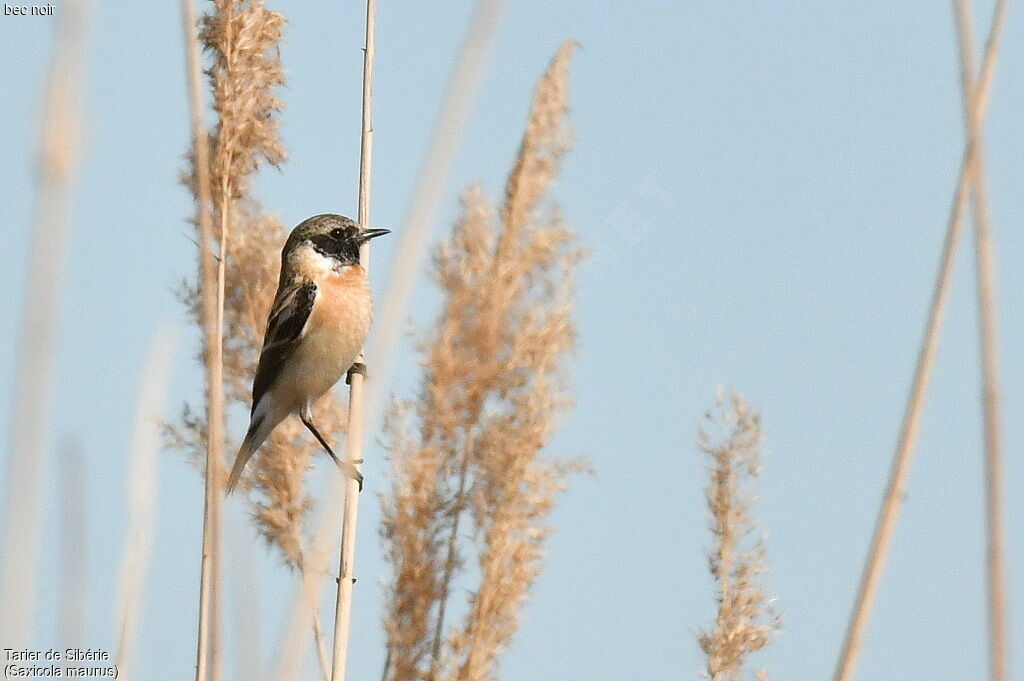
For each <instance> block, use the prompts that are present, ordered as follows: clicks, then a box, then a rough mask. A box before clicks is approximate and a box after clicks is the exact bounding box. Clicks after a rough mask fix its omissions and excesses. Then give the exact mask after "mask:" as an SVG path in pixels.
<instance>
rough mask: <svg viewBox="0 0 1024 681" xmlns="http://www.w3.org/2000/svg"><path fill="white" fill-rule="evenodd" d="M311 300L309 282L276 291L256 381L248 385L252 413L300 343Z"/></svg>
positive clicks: (312, 292) (312, 287)
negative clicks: (250, 388)
mask: <svg viewBox="0 0 1024 681" xmlns="http://www.w3.org/2000/svg"><path fill="white" fill-rule="evenodd" d="M315 300H316V284H314V283H313V282H311V281H309V282H305V283H296V284H292V285H290V286H283V287H281V288H280V289H279V290H278V292H277V298H275V299H274V307H273V308H272V309H271V310H270V321H268V322H267V335H266V336H265V337H264V339H263V350H262V351H261V352H260V362H259V367H258V368H257V369H256V378H255V379H254V380H253V382H252V411H253V412H255V411H256V405H257V404H259V403H260V398H261V397H263V395H264V393H266V392H267V390H269V389H270V386H271V385H272V384H273V383H274V380H275V379H276V378H277V377H278V375H279V374H280V373H281V368H282V367H283V366H284V363H285V362H286V361H287V360H288V356H289V355H291V353H292V352H293V351H294V350H295V348H296V347H297V346H298V344H299V341H300V340H302V336H303V333H304V331H305V329H306V322H307V321H308V320H309V314H310V312H312V311H313V301H315Z"/></svg>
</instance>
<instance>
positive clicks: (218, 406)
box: [181, 0, 226, 681]
mask: <svg viewBox="0 0 1024 681" xmlns="http://www.w3.org/2000/svg"><path fill="white" fill-rule="evenodd" d="M181 8H182V31H183V34H184V38H185V58H186V63H187V68H188V97H189V111H190V115H191V122H192V139H193V144H194V153H195V172H196V196H197V203H198V205H197V207H196V209H197V221H198V223H199V235H200V244H199V246H200V248H199V261H200V279H201V282H200V286H201V291H202V295H201V307H200V317H201V320H202V326H203V343H204V353H203V354H204V359H205V362H204V364H205V366H206V383H207V394H206V422H207V433H206V435H207V437H206V476H205V481H206V489H205V495H204V502H203V544H202V562H201V566H200V577H199V584H200V586H199V632H198V637H197V638H198V640H197V645H196V681H216V680H217V679H218V678H219V671H220V662H219V660H220V646H219V645H218V636H217V629H218V628H219V627H218V623H217V616H216V611H217V605H218V603H219V602H220V598H219V588H218V587H219V584H218V582H219V579H218V578H217V573H218V572H219V568H220V565H219V555H220V551H219V543H220V527H219V525H220V499H221V494H220V489H221V487H220V485H219V484H218V483H219V480H220V468H221V466H220V463H221V461H222V460H223V456H224V452H223V446H224V430H223V429H224V393H223V354H222V350H223V324H222V323H221V324H218V322H219V321H220V322H222V320H223V309H224V305H223V303H224V300H223V292H224V288H223V281H224V278H223V277H224V272H223V267H224V257H223V249H224V239H223V226H222V238H221V259H220V265H219V267H218V266H217V265H216V263H215V262H214V256H213V253H214V249H215V248H216V244H215V240H214V234H213V218H212V215H211V206H212V196H213V193H212V189H211V186H210V145H209V139H208V135H207V131H206V125H205V123H204V122H203V89H202V83H203V74H202V64H201V62H200V58H199V37H198V34H197V25H196V15H195V8H194V7H193V5H192V0H182V3H181ZM225 214H226V211H223V210H222V215H225Z"/></svg>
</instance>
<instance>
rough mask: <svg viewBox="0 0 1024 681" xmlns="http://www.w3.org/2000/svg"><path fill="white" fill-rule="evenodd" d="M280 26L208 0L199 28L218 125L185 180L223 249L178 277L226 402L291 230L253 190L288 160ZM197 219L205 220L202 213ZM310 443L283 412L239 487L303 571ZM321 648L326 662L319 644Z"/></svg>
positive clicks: (277, 17)
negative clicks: (211, 332)
mask: <svg viewBox="0 0 1024 681" xmlns="http://www.w3.org/2000/svg"><path fill="white" fill-rule="evenodd" d="M284 23H285V20H284V17H283V15H282V14H280V13H279V12H274V11H271V10H270V9H268V8H267V7H266V5H265V3H264V2H262V1H261V0H214V2H213V7H212V9H211V11H210V12H209V13H208V14H206V15H205V16H204V17H203V18H202V20H201V22H200V32H199V40H200V41H201V44H202V46H203V48H204V51H205V52H206V53H207V55H208V58H209V60H210V62H211V65H210V67H209V69H208V70H207V75H208V76H209V78H210V82H211V86H212V90H213V110H214V112H215V113H216V115H217V123H216V127H215V129H214V130H213V132H212V133H211V134H210V135H209V144H208V147H207V149H206V150H203V151H204V153H203V154H199V153H197V151H199V150H198V149H194V150H193V153H192V154H191V155H190V169H189V172H188V173H187V176H186V178H185V182H186V184H187V185H188V186H189V187H190V188H191V190H192V191H193V193H194V195H195V197H196V200H197V204H198V205H200V206H202V205H203V204H204V201H205V203H206V205H207V207H208V210H209V213H210V220H211V222H212V223H213V224H215V225H216V226H217V229H216V232H217V233H216V234H214V235H213V237H214V238H213V239H212V241H213V245H212V246H211V248H213V249H215V250H216V251H218V252H219V258H218V259H217V269H218V272H217V277H216V280H217V281H216V286H208V285H207V284H206V282H207V281H208V280H209V279H210V278H211V277H210V276H209V275H206V274H204V276H201V277H200V283H199V284H186V285H185V286H184V288H183V299H184V301H185V303H186V306H187V307H188V309H189V310H190V312H191V313H192V315H193V317H194V318H195V320H196V321H197V323H199V324H200V325H201V326H202V327H204V328H206V327H207V326H208V325H209V324H210V323H211V322H208V321H207V319H208V318H209V314H206V315H205V317H204V312H203V305H204V304H205V299H206V298H209V297H210V296H216V297H217V298H218V300H219V302H220V304H219V305H218V306H217V319H216V320H215V321H213V322H212V324H213V325H214V327H215V328H216V329H217V330H219V331H221V332H222V333H223V344H222V355H221V357H220V358H217V357H215V356H213V355H211V354H210V353H206V354H205V356H204V362H205V363H206V364H207V366H210V365H211V364H218V363H219V364H220V366H221V367H222V372H223V373H222V376H221V377H220V380H221V381H222V385H223V392H224V399H225V401H226V404H227V406H228V407H230V406H231V405H238V406H241V407H242V408H243V409H246V410H247V409H248V408H249V406H250V401H251V392H250V386H251V381H252V377H253V375H254V374H255V370H256V364H257V361H258V359H259V352H260V348H261V345H262V341H263V335H264V332H265V330H266V320H267V317H268V315H269V311H270V307H271V304H272V302H273V299H274V294H275V291H276V288H277V280H278V272H279V267H280V252H281V247H282V245H283V244H284V241H285V238H286V236H287V234H286V231H285V228H284V226H283V225H282V224H281V222H280V221H279V220H278V219H277V218H276V217H273V216H271V215H268V214H266V213H265V212H264V210H263V208H262V206H261V204H260V203H259V201H257V200H256V199H255V198H254V197H253V196H252V193H251V188H252V181H253V178H254V177H255V174H256V173H257V172H258V171H259V169H260V168H261V167H262V166H263V165H264V164H270V165H273V166H279V165H280V164H281V163H283V162H284V160H285V158H286V154H285V150H284V147H283V145H282V143H281V140H280V136H279V125H280V124H279V116H280V112H281V109H282V102H281V100H280V99H279V98H278V96H277V91H278V90H279V89H280V88H281V87H282V86H283V84H284V71H283V68H282V65H281V60H280V52H279V44H280V41H281V38H282V34H283V30H284ZM200 157H207V158H208V159H209V160H208V162H207V166H206V168H205V169H202V170H204V171H205V173H206V174H207V175H208V176H209V178H210V185H211V186H212V191H211V192H210V194H209V198H208V199H204V198H203V196H202V192H201V182H200V175H201V174H203V173H201V172H200V170H201V169H200V168H199V163H200V160H199V159H200ZM195 222H196V225H197V227H200V226H201V225H200V224H199V222H200V221H199V216H198V215H197V219H196V220H195ZM204 243H205V242H204ZM208 392H209V391H208ZM317 411H318V420H319V423H320V424H322V425H321V432H325V435H326V434H327V433H330V434H331V435H333V436H335V437H336V436H337V433H338V432H339V431H341V430H342V428H343V425H344V421H343V417H342V414H343V413H344V412H343V410H342V408H341V405H340V403H338V402H336V401H335V398H334V397H333V396H331V395H328V396H325V397H324V398H323V399H322V400H321V402H320V404H319V405H317ZM209 423H210V419H209V415H205V416H203V415H200V413H199V412H198V411H197V410H195V409H193V408H191V407H190V406H188V405H186V407H185V410H184V413H183V416H182V420H181V425H180V426H178V427H174V428H171V429H170V431H171V434H172V442H173V443H174V444H177V445H179V446H182V447H185V448H188V449H191V450H192V451H193V452H195V453H196V455H198V456H202V454H203V452H204V449H205V441H206V438H207V434H208V433H209V432H210V429H209ZM314 451H316V449H315V448H314V447H311V446H310V444H309V442H308V441H307V439H306V438H305V436H304V431H303V430H302V429H301V428H299V427H298V426H297V425H296V423H295V422H293V421H292V420H289V421H286V422H285V423H282V424H281V425H280V426H279V427H278V428H277V429H275V431H274V433H273V434H272V435H271V436H270V438H268V440H267V442H266V443H265V444H264V446H263V453H262V454H261V455H260V456H257V457H256V458H255V459H254V461H253V464H252V465H251V466H249V467H248V470H247V473H248V474H247V475H246V477H244V478H243V480H242V484H241V487H242V489H244V490H246V491H247V493H248V495H249V499H250V502H251V503H252V505H253V507H254V518H255V521H256V524H257V527H258V528H259V530H260V532H261V534H262V535H263V536H264V537H265V538H266V539H267V541H268V542H269V543H270V544H271V545H273V546H276V547H278V548H279V549H280V551H281V552H282V555H283V557H284V559H285V561H286V562H287V563H288V564H289V565H292V566H293V567H296V568H297V569H299V570H300V571H305V570H306V569H307V566H306V564H307V561H306V559H305V556H304V547H303V540H302V520H303V517H304V516H305V514H306V512H307V511H308V510H309V509H310V508H311V506H312V502H311V500H310V498H309V497H308V496H307V495H306V494H305V493H304V491H303V485H302V478H303V473H304V472H305V471H306V470H307V469H308V467H309V465H310V462H309V459H310V456H311V454H312V453H313V452H314ZM216 464H217V465H216V469H215V472H216V476H217V481H216V482H215V483H214V485H213V487H214V488H215V489H216V490H217V491H218V494H217V497H218V499H219V497H220V496H221V492H222V485H223V483H222V482H221V481H222V480H223V473H222V467H223V456H222V455H221V456H217V457H216ZM208 477H209V473H208ZM313 618H314V628H315V629H316V630H317V632H318V634H317V635H318V638H319V621H318V615H317V614H316V613H314V615H313ZM319 650H320V651H321V661H322V662H323V646H322V645H321V646H320V647H319Z"/></svg>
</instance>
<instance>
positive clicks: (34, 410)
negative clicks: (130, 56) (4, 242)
mask: <svg viewBox="0 0 1024 681" xmlns="http://www.w3.org/2000/svg"><path fill="white" fill-rule="evenodd" d="M87 9H88V3H87V2H85V0H73V1H70V2H65V3H63V4H62V5H61V8H60V11H59V12H58V14H59V15H60V16H59V19H58V21H57V33H56V39H55V40H54V43H53V45H54V47H53V50H54V53H53V61H52V66H51V69H50V74H49V81H48V83H47V86H46V90H45V93H44V101H43V107H42V111H41V115H42V131H41V135H40V140H39V166H38V174H37V186H38V189H37V204H36V217H35V230H34V232H33V235H32V244H31V247H30V252H29V262H28V267H27V270H26V279H25V289H24V298H25V300H24V308H23V309H24V317H23V319H22V321H21V329H20V330H19V339H18V361H17V363H16V364H17V370H16V376H15V379H14V383H15V388H14V393H13V394H14V395H16V396H17V398H16V399H14V400H13V404H12V407H13V410H12V419H11V425H10V433H11V443H10V448H9V450H8V451H9V455H8V456H7V462H8V463H7V469H6V480H5V483H6V489H7V494H6V504H5V508H4V512H3V517H4V519H5V520H4V532H3V537H4V549H3V554H2V566H0V641H3V645H4V646H7V647H12V648H27V647H29V643H30V638H31V633H32V621H33V616H34V610H35V605H36V603H35V595H36V580H37V575H38V573H39V565H38V560H39V551H40V536H41V527H42V518H43V511H42V509H43V508H44V506H45V504H44V503H43V501H42V497H43V484H44V478H45V475H44V472H45V466H46V464H47V461H48V459H49V457H48V456H47V450H48V449H49V438H50V432H51V405H52V403H53V395H54V389H55V379H56V372H57V332H58V328H57V327H58V321H59V318H60V298H61V289H62V281H63V279H64V270H65V263H66V261H67V250H68V235H69V232H70V222H71V221H70V211H71V197H72V190H73V188H74V182H75V178H76V170H77V166H78V161H79V147H80V144H81V135H80V134H79V122H80V120H81V108H82V96H81V91H82V88H83V83H84V80H85V79H84V78H83V71H84V64H85V63H86V54H85V53H86V34H87V30H86V29H87V19H88V11H87Z"/></svg>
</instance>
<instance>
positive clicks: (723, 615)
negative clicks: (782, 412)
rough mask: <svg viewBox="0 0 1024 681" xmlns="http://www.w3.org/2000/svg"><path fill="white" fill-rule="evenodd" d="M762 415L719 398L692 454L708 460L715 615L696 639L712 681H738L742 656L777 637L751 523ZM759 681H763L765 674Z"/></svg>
mask: <svg viewBox="0 0 1024 681" xmlns="http://www.w3.org/2000/svg"><path fill="white" fill-rule="evenodd" d="M763 439H764V436H763V434H762V432H761V415H760V414H759V413H758V412H757V410H755V409H753V408H751V407H750V406H749V405H747V403H746V401H745V400H744V399H743V397H741V396H740V395H738V394H736V393H730V394H728V395H726V394H725V393H724V392H721V393H720V394H719V395H718V398H717V400H716V402H715V406H714V408H713V409H712V410H710V411H709V412H707V414H706V415H705V424H704V427H702V428H701V431H700V436H699V438H698V447H699V449H700V451H701V452H703V453H704V454H705V456H706V457H707V461H708V464H707V468H708V472H709V475H710V481H709V482H708V486H707V488H706V499H707V504H708V511H709V514H710V520H709V523H708V525H709V528H710V530H711V535H712V537H713V546H712V549H711V550H710V551H709V552H708V568H709V569H710V571H711V574H712V576H713V577H714V578H715V581H716V582H717V586H716V594H715V601H716V603H717V606H718V612H717V615H716V618H715V623H714V625H713V626H712V627H711V629H709V630H707V631H701V632H700V633H699V634H698V636H697V641H698V643H699V644H700V648H701V650H702V651H703V652H704V655H705V657H706V673H707V676H708V678H710V679H711V681H739V680H740V679H741V678H743V672H744V664H745V663H746V661H747V658H748V656H749V655H750V654H751V653H754V652H756V651H758V650H761V649H762V648H764V647H765V646H766V645H768V643H770V642H771V640H772V638H773V636H774V635H775V633H776V632H777V630H778V627H779V620H778V616H777V615H776V614H775V613H774V612H773V610H772V608H771V606H770V603H769V599H768V595H767V592H766V591H765V589H764V586H763V585H762V584H761V575H762V574H763V573H764V567H763V561H764V543H763V541H762V540H761V539H756V540H755V539H753V538H752V536H751V535H752V534H753V532H754V530H755V529H756V528H757V522H756V520H755V519H754V517H753V516H752V515H751V508H752V505H753V503H754V501H755V499H756V496H755V490H754V481H755V480H756V479H757V476H758V475H760V466H761V451H760V446H761V442H762V441H763ZM757 678H758V679H759V680H760V679H764V678H767V676H766V674H765V672H764V671H763V670H761V671H759V672H758V673H757Z"/></svg>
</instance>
